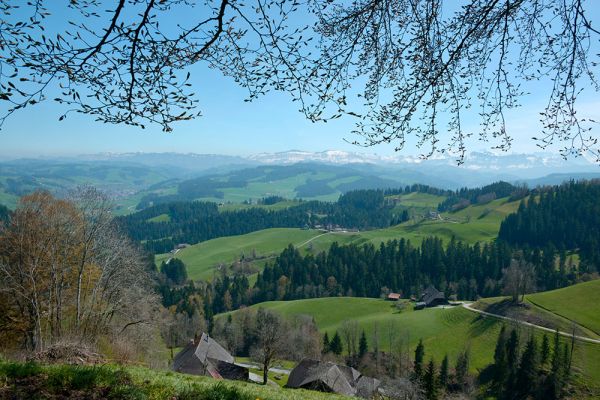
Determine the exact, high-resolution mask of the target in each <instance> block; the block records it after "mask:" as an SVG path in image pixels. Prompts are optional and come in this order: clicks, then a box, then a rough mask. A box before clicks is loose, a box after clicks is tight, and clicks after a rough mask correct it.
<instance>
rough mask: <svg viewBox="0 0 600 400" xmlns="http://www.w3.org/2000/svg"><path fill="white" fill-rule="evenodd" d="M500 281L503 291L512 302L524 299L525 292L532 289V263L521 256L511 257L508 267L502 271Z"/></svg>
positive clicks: (533, 272) (533, 278) (533, 277)
mask: <svg viewBox="0 0 600 400" xmlns="http://www.w3.org/2000/svg"><path fill="white" fill-rule="evenodd" d="M502 282H503V285H504V293H505V294H508V295H510V296H511V298H512V301H513V302H514V303H518V302H519V296H521V302H523V301H524V300H525V294H527V293H529V292H531V291H532V290H533V289H534V284H535V271H534V267H533V265H532V264H530V263H528V262H526V261H525V260H524V259H523V257H522V256H518V257H517V258H516V259H512V260H511V262H510V265H509V266H508V268H506V269H505V270H504V271H503V276H502Z"/></svg>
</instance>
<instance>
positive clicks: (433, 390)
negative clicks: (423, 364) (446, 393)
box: [423, 358, 438, 400]
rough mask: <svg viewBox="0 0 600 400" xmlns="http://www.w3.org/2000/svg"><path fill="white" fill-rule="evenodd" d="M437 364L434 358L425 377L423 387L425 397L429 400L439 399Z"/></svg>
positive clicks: (430, 361)
mask: <svg viewBox="0 0 600 400" xmlns="http://www.w3.org/2000/svg"><path fill="white" fill-rule="evenodd" d="M435 372H436V371H435V363H434V362H433V358H432V359H431V360H429V364H428V365H427V369H426V370H425V375H424V376H423V385H424V386H425V396H426V397H427V399H428V400H435V399H437V397H438V388H437V381H436V373H435Z"/></svg>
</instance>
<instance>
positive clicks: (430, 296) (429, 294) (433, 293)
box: [421, 286, 446, 305]
mask: <svg viewBox="0 0 600 400" xmlns="http://www.w3.org/2000/svg"><path fill="white" fill-rule="evenodd" d="M436 300H441V301H446V296H445V295H444V293H443V292H440V291H439V290H437V289H436V288H434V287H433V286H429V287H428V288H427V289H425V291H424V292H423V294H422V295H421V301H422V302H424V303H425V304H427V305H430V304H432V303H433V302H435V301H436Z"/></svg>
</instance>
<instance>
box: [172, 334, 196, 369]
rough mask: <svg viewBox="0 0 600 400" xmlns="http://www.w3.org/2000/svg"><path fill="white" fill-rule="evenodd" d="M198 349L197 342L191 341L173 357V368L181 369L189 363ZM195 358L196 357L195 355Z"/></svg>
mask: <svg viewBox="0 0 600 400" xmlns="http://www.w3.org/2000/svg"><path fill="white" fill-rule="evenodd" d="M195 350H196V343H194V342H193V341H190V342H189V343H188V344H187V345H185V347H184V348H183V349H182V350H181V351H180V352H179V353H177V355H176V356H175V358H174V359H173V370H175V371H180V370H181V369H182V368H183V367H184V366H185V364H187V363H188V362H189V361H190V359H191V358H192V356H193V355H194V351H195ZM194 358H195V357H194Z"/></svg>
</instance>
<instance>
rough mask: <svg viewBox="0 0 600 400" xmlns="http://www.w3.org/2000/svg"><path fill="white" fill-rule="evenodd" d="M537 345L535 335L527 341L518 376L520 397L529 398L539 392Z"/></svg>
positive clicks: (517, 387)
mask: <svg viewBox="0 0 600 400" xmlns="http://www.w3.org/2000/svg"><path fill="white" fill-rule="evenodd" d="M537 358H538V355H537V345H536V343H535V339H534V338H533V336H532V337H531V338H530V339H529V340H528V341H527V345H526V346H525V351H523V355H522V356H521V362H520V363H519V369H518V371H517V378H516V387H515V389H516V391H517V393H516V394H517V397H518V398H523V399H525V398H527V397H528V396H529V395H534V394H535V393H536V392H537V386H538V375H539V365H538V360H537Z"/></svg>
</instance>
